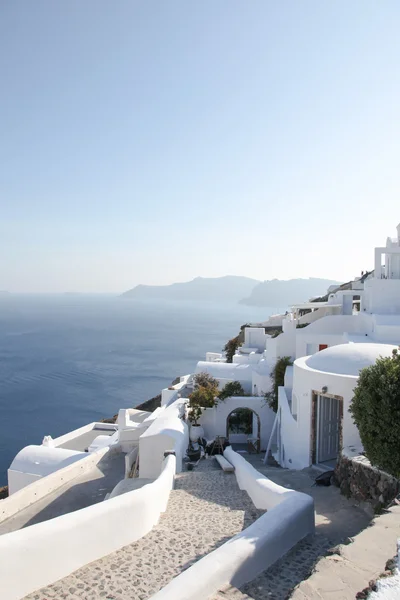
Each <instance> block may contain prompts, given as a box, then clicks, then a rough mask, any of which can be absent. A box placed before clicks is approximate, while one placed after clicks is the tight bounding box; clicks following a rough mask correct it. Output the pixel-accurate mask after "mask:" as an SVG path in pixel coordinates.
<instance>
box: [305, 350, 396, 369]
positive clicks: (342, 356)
mask: <svg viewBox="0 0 400 600" xmlns="http://www.w3.org/2000/svg"><path fill="white" fill-rule="evenodd" d="M395 348H397V346H392V345H390V344H340V345H339V346H331V347H330V348H326V349H325V350H321V352H317V353H316V354H313V355H312V356H309V357H308V358H307V359H306V361H305V363H306V365H307V367H309V368H310V369H315V370H316V371H323V372H324V373H336V374H338V375H353V376H355V377H358V375H359V372H360V370H361V369H363V368H365V367H369V366H371V365H373V364H375V363H376V360H377V359H378V358H379V357H380V356H383V357H386V356H392V352H393V350H394V349H395Z"/></svg>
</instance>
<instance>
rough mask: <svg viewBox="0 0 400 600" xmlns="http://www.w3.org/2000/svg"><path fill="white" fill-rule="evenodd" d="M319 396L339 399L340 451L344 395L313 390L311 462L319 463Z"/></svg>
mask: <svg viewBox="0 0 400 600" xmlns="http://www.w3.org/2000/svg"><path fill="white" fill-rule="evenodd" d="M318 396H324V397H325V398H334V399H335V400H338V401H339V453H340V452H341V451H342V449H343V396H336V395H335V394H326V393H325V394H324V392H323V391H322V390H312V392H311V433H310V464H311V465H315V464H318V463H317V453H318V452H317V449H318V430H319V426H318V425H319V414H318Z"/></svg>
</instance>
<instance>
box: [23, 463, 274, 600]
mask: <svg viewBox="0 0 400 600" xmlns="http://www.w3.org/2000/svg"><path fill="white" fill-rule="evenodd" d="M263 512H264V511H260V510H257V509H255V508H254V505H253V503H252V502H251V500H250V498H249V496H248V495H247V494H246V492H243V491H241V490H239V487H238V485H237V483H236V477H235V475H234V473H224V472H223V471H222V470H221V469H220V468H219V467H217V466H216V461H215V460H213V459H211V460H204V461H202V462H201V463H200V464H199V465H198V467H197V468H196V470H194V471H189V472H186V473H182V474H180V475H178V476H177V478H176V486H175V489H174V490H173V491H172V492H171V495H170V500H169V502H168V507H167V510H166V512H165V513H164V514H163V515H162V516H161V519H160V521H159V523H158V524H157V525H156V527H154V528H153V530H152V531H151V532H150V533H149V534H148V535H146V536H145V537H143V538H142V539H140V540H138V541H137V542H135V543H133V544H131V545H129V546H125V547H124V548H122V549H121V550H118V551H117V552H113V553H112V554H110V555H108V556H106V557H104V558H102V559H100V560H98V561H95V562H93V563H91V564H89V565H86V566H85V567H82V568H81V569H79V570H78V571H75V572H74V573H72V574H71V575H69V576H68V577H65V578H64V579H62V580H60V581H58V582H57V583H55V584H53V585H50V586H48V587H46V588H43V589H42V590H39V591H38V592H34V593H32V594H30V595H29V596H27V597H26V598H29V600H50V599H51V600H64V599H68V600H78V599H79V600H82V599H83V600H94V599H96V600H97V599H99V598H104V599H105V600H128V599H129V600H146V599H147V598H150V597H151V596H152V595H153V594H155V592H157V591H158V590H159V589H161V588H162V587H164V586H165V585H166V584H167V583H168V582H169V581H170V580H171V579H172V578H173V577H175V576H176V575H178V574H179V573H181V572H182V571H183V570H185V569H187V568H188V567H190V566H191V565H192V564H193V563H194V562H196V561H197V560H199V559H200V558H202V556H204V555H205V554H208V553H209V552H211V551H212V550H214V549H215V548H217V547H218V546H220V545H221V544H223V543H224V542H226V541H227V540H228V539H230V538H231V537H232V536H234V535H235V534H236V533H238V532H239V531H241V530H242V529H244V528H246V527H248V526H249V525H250V524H251V523H252V522H253V521H255V520H256V519H257V518H258V517H260V516H261V515H262V514H263ZM188 600H189V599H188Z"/></svg>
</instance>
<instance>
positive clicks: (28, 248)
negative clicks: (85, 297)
mask: <svg viewBox="0 0 400 600" xmlns="http://www.w3.org/2000/svg"><path fill="white" fill-rule="evenodd" d="M399 19H400V3H399V2H398V0H385V1H383V2H377V1H376V0H373V1H371V0H352V1H351V2H349V1H348V0H335V2H321V0H302V1H301V2H299V1H298V0H286V1H285V2H277V1H276V0H251V2H250V1H249V0H190V1H188V0H168V1H166V0H142V1H140V2H139V1H137V0H118V2H112V1H110V0H108V1H106V0H68V1H64V2H54V0H35V1H34V2H33V1H32V0H2V2H0V81H1V84H0V290H8V291H10V292H64V291H76V292H77V291H81V292H112V293H114V292H115V293H117V292H122V291H124V290H127V289H129V288H132V287H133V286H135V285H137V284H139V283H145V284H168V283H172V282H174V281H185V280H190V279H192V278H194V277H196V276H203V277H218V276H222V275H227V274H229V275H246V276H249V277H254V278H256V279H260V280H266V279H272V278H279V279H288V278H293V277H309V276H313V277H325V278H332V279H337V280H340V281H345V280H348V279H350V278H352V277H354V276H356V275H358V274H360V272H361V270H365V269H370V268H372V267H373V248H374V247H375V246H381V245H384V244H385V240H386V237H387V236H394V235H395V233H396V229H395V228H396V225H397V224H398V223H399V222H400V168H399V161H400V115H399V111H400V69H399V63H400V36H399V35H398V28H399Z"/></svg>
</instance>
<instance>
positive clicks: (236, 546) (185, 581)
mask: <svg viewBox="0 0 400 600" xmlns="http://www.w3.org/2000/svg"><path fill="white" fill-rule="evenodd" d="M224 455H225V457H226V458H227V459H228V460H229V461H230V462H231V463H232V464H233V465H234V467H235V474H236V478H237V481H238V484H239V487H240V488H241V489H244V490H246V492H247V493H248V494H249V496H250V497H251V498H252V500H253V502H254V503H255V505H256V506H258V507H259V508H265V509H267V511H268V512H267V513H266V514H264V515H263V516H262V517H260V518H259V519H257V521H255V523H253V524H252V525H250V527H248V528H247V529H244V530H243V531H242V532H240V533H239V534H238V535H235V536H234V537H233V538H231V539H230V540H229V541H228V542H226V543H225V544H223V545H222V546H220V547H219V548H218V549H217V550H214V551H213V552H211V553H210V554H207V555H206V556H205V557H204V558H202V559H201V560H199V561H197V562H196V563H195V564H194V565H193V566H191V567H190V568H189V569H186V570H185V571H183V573H181V574H180V575H178V577H175V579H173V580H172V581H171V582H170V583H169V584H168V585H167V586H166V587H164V588H163V589H162V590H160V591H159V592H158V593H157V594H155V595H154V596H152V600H188V599H189V598H190V600H205V599H206V598H211V597H212V596H213V594H215V593H216V592H217V591H218V590H220V589H221V588H223V587H224V586H226V585H228V584H231V585H233V586H235V587H241V586H242V585H243V584H245V583H247V582H248V581H251V580H252V579H254V578H255V577H257V575H259V574H260V573H261V572H262V571H264V570H265V569H267V568H268V567H269V566H271V565H272V564H274V563H275V562H276V561H277V560H278V559H279V558H281V557H282V556H284V555H285V554H286V553H287V552H288V551H289V550H290V549H291V548H292V547H293V546H294V545H295V544H297V543H298V542H299V541H300V540H301V539H303V538H304V537H306V536H307V535H309V534H313V533H314V530H315V523H314V501H313V499H312V498H311V497H310V496H307V495H306V494H302V493H300V492H294V491H293V490H288V489H286V488H283V487H281V486H277V485H276V484H274V483H273V482H272V481H270V480H269V479H267V478H266V477H264V476H263V475H261V473H259V472H258V471H256V470H255V469H254V468H253V467H252V466H251V465H250V464H249V463H248V462H247V461H246V460H245V459H244V458H243V457H241V456H240V455H239V454H237V453H236V452H233V450H232V449H231V448H227V449H226V450H225V452H224Z"/></svg>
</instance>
